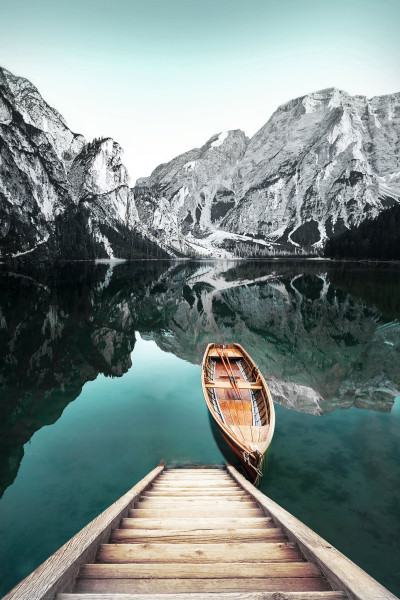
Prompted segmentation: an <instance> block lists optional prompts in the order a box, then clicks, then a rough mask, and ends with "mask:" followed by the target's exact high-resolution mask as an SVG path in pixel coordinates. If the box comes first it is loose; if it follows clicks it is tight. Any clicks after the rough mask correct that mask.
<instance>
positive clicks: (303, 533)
mask: <svg viewBox="0 0 400 600" xmlns="http://www.w3.org/2000/svg"><path fill="white" fill-rule="evenodd" d="M228 471H229V472H230V473H231V475H232V477H234V479H235V480H236V481H237V482H238V483H239V484H240V485H241V486H242V487H243V489H245V490H246V491H248V492H249V493H250V494H251V495H252V496H253V498H254V499H255V500H257V502H258V504H259V505H260V507H262V508H263V510H264V514H265V515H267V516H272V518H273V519H274V521H275V523H276V525H277V526H278V527H282V529H283V531H284V532H285V533H286V535H287V536H288V538H289V539H290V540H291V541H293V542H295V543H297V544H298V545H299V547H300V549H301V551H302V552H303V554H304V556H305V557H306V558H308V560H311V561H313V562H315V563H316V564H317V565H318V566H319V567H320V569H321V570H322V572H323V573H324V574H325V576H326V577H327V578H328V580H329V581H330V583H331V585H332V587H333V588H335V589H340V590H343V591H345V592H346V593H347V594H348V595H349V596H350V598H352V599H353V600H398V598H396V596H394V595H393V594H392V593H391V592H389V590H387V589H386V588H384V587H383V586H382V585H381V584H380V583H378V582H377V581H376V580H375V579H373V578H372V577H371V576H370V575H368V574H367V573H366V572H365V571H363V570H362V569H361V568H360V567H358V566H357V565H356V564H355V563H353V562H352V561H351V560H350V559H349V558H347V557H346V556H344V554H342V553H341V552H339V551H338V550H336V548H334V547H333V546H332V545H331V544H329V543H328V542H326V541H325V540H324V539H323V538H321V537H320V536H319V535H318V534H317V533H315V532H314V531H312V529H310V528H309V527H307V526H306V525H304V523H302V522H301V521H299V520H298V519H296V517H294V516H293V515H292V514H290V513H289V512H288V511H286V510H285V509H284V508H282V507H281V506H279V504H276V502H274V501H273V500H271V499H270V498H268V497H267V496H265V495H264V494H263V493H261V492H260V491H259V490H257V488H255V487H254V486H253V485H252V484H251V483H249V482H248V481H247V479H245V478H244V477H243V476H242V475H240V473H238V471H237V470H236V469H235V468H234V467H232V466H230V465H228Z"/></svg>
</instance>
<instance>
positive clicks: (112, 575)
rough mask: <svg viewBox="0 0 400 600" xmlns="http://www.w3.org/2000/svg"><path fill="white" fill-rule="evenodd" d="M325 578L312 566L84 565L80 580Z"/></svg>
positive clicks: (237, 564)
mask: <svg viewBox="0 0 400 600" xmlns="http://www.w3.org/2000/svg"><path fill="white" fill-rule="evenodd" d="M232 571H233V573H234V576H235V578H243V577H244V578H248V577H254V578H256V577H267V578H268V577H269V578H274V577H275V578H276V577H321V572H320V570H319V569H318V568H317V567H316V566H315V565H314V564H312V563H307V562H298V563H296V562H290V563H246V562H243V563H235V565H234V569H232V566H231V564H230V563H215V564H211V565H210V564H186V563H176V564H171V563H162V562H159V563H156V564H119V565H112V564H98V563H96V564H89V565H84V566H83V567H82V568H81V570H80V572H79V577H81V578H84V579H153V578H156V579H178V578H180V577H182V578H183V579H193V578H196V579H210V578H214V579H221V578H224V577H232Z"/></svg>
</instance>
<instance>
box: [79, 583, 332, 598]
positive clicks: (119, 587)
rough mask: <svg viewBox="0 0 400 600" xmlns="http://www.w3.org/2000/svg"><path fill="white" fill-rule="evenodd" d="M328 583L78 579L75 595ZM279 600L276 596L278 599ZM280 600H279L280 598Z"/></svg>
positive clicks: (316, 587)
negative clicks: (79, 593) (81, 593)
mask: <svg viewBox="0 0 400 600" xmlns="http://www.w3.org/2000/svg"><path fill="white" fill-rule="evenodd" d="M328 589H329V586H328V584H327V582H326V581H325V580H324V579H323V578H320V577H309V578H308V577H294V578H289V577H285V578H245V579H239V578H235V577H233V578H232V577H229V578H224V579H183V578H182V579H80V578H79V579H78V580H77V586H76V591H77V592H92V593H93V592H100V593H102V594H104V593H110V592H114V593H115V592H117V593H124V594H126V593H132V592H133V593H146V594H151V593H157V592H158V593H160V592H163V593H170V592H173V593H185V592H187V593H191V592H212V593H214V594H219V593H221V592H238V591H242V592H249V591H272V590H275V592H276V590H279V591H280V592H285V591H288V592H289V591H291V592H294V591H324V590H328ZM278 598H279V597H278ZM279 600H280V599H279Z"/></svg>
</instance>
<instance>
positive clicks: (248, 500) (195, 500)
mask: <svg viewBox="0 0 400 600" xmlns="http://www.w3.org/2000/svg"><path fill="white" fill-rule="evenodd" d="M137 502H138V504H141V505H142V504H143V505H146V506H147V505H148V504H150V502H151V503H152V504H155V503H158V504H161V503H164V504H165V502H173V503H174V504H176V503H177V502H182V503H184V504H185V505H187V506H189V505H191V504H207V503H210V502H211V503H216V502H218V503H221V504H223V503H225V504H226V503H229V504H230V505H234V504H243V505H246V504H247V505H250V504H251V505H252V506H257V504H256V502H254V500H253V498H252V497H251V496H230V495H226V496H202V497H201V498H199V496H185V497H183V496H175V497H173V498H171V496H161V497H160V496H149V495H147V494H142V495H141V496H140V498H138V500H137Z"/></svg>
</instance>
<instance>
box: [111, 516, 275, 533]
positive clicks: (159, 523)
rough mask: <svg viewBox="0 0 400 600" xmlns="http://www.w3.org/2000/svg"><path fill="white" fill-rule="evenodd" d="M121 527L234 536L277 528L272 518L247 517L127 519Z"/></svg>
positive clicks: (123, 520)
mask: <svg viewBox="0 0 400 600" xmlns="http://www.w3.org/2000/svg"><path fill="white" fill-rule="evenodd" d="M121 527H123V528H128V527H129V528H133V529H152V530H157V529H176V530H178V531H180V530H184V531H192V530H196V529H206V530H213V529H221V528H223V529H225V530H226V531H230V532H231V533H232V535H234V533H235V530H236V529H258V528H265V527H275V525H274V523H273V521H272V519H271V518H270V517H245V518H242V519H240V518H236V519H235V518H233V519H227V518H225V519H222V518H219V517H216V518H193V519H185V518H184V517H183V518H180V519H179V518H177V519H173V518H172V519H171V518H167V519H164V518H163V519H146V518H138V517H136V518H134V519H132V518H129V517H127V518H125V519H122V521H121Z"/></svg>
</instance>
